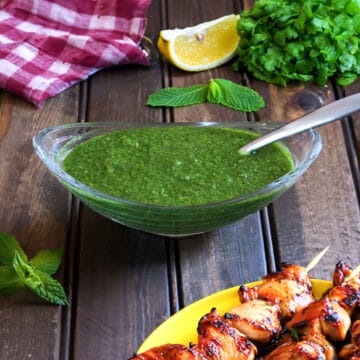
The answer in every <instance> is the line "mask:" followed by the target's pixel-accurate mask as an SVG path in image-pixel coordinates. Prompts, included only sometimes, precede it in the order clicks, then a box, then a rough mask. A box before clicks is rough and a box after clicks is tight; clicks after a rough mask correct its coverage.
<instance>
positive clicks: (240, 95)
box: [207, 79, 265, 112]
mask: <svg viewBox="0 0 360 360" xmlns="http://www.w3.org/2000/svg"><path fill="white" fill-rule="evenodd" d="M207 101H208V102H210V103H213V104H222V105H224V106H227V107H229V108H231V109H235V110H238V111H244V112H248V111H258V110H259V109H261V108H263V107H264V106H265V101H264V99H263V98H262V97H261V96H260V95H259V94H258V93H257V92H256V91H255V90H253V89H250V88H248V87H245V86H242V85H238V84H235V83H234V82H232V81H230V80H226V79H214V80H210V84H209V91H208V95H207Z"/></svg>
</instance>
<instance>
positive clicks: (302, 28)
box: [233, 0, 360, 86]
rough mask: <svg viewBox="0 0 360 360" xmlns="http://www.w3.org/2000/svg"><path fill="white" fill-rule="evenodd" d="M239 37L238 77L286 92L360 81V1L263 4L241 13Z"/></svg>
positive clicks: (297, 0) (304, 0) (265, 1)
mask: <svg viewBox="0 0 360 360" xmlns="http://www.w3.org/2000/svg"><path fill="white" fill-rule="evenodd" d="M269 23H271V27H269ZM238 32H239V35H240V39H241V40H240V42H239V46H238V49H237V55H238V59H237V61H236V62H235V64H234V65H233V69H234V70H235V71H238V70H240V69H243V68H246V69H247V70H248V71H249V72H250V73H252V75H253V76H254V77H256V78H258V79H260V80H264V81H267V82H269V83H275V84H279V85H282V86H286V85H287V84H288V82H289V81H291V80H300V81H313V82H315V83H316V84H319V85H325V84H326V82H327V80H328V78H330V77H331V76H335V78H336V81H337V83H338V84H339V85H348V84H350V83H352V82H353V81H354V80H356V79H357V78H358V77H359V76H360V3H359V1H355V0H341V1H340V0H339V1H332V2H329V3H326V2H323V1H320V0H284V1H281V2H278V1H274V0H258V1H256V2H255V3H254V6H253V7H252V8H251V9H249V10H244V11H242V12H241V14H240V18H239V20H238ZM310 59H311V62H310ZM294 64H296V66H294Z"/></svg>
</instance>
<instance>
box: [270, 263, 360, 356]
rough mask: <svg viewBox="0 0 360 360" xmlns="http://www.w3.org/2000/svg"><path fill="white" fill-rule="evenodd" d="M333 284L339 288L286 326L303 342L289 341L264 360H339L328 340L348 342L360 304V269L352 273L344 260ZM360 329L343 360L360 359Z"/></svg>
mask: <svg viewBox="0 0 360 360" xmlns="http://www.w3.org/2000/svg"><path fill="white" fill-rule="evenodd" d="M333 283H334V285H335V286H334V287H333V288H332V289H331V290H330V291H329V293H328V294H327V295H326V296H325V297H324V298H322V299H320V300H317V301H315V302H313V303H311V304H309V305H308V306H307V307H306V308H304V309H303V310H302V311H300V312H298V313H296V314H295V315H294V317H293V318H292V319H291V320H290V321H289V322H288V323H287V324H286V327H287V328H288V329H296V330H297V332H298V334H299V335H300V340H299V341H295V340H294V339H291V338H290V339H288V340H287V341H285V342H284V343H282V344H281V345H279V346H278V347H277V348H276V349H275V350H273V351H272V352H271V353H270V354H268V355H267V356H265V357H264V360H274V359H280V360H297V359H300V360H305V359H317V360H318V359H319V360H320V359H324V360H333V359H336V358H337V357H336V352H335V349H334V346H333V345H332V344H331V343H330V342H329V341H328V340H327V338H328V339H332V340H334V341H339V340H344V339H345V337H346V335H347V333H348V330H349V328H350V325H351V318H350V316H351V315H352V314H353V313H354V310H355V308H356V307H358V306H359V304H360V291H359V290H360V276H359V274H358V271H357V270H356V271H353V270H351V268H350V267H349V266H348V265H346V264H345V263H344V262H342V261H340V262H338V263H337V264H336V267H335V271H334V275H333ZM359 328H360V326H359ZM359 328H358V327H357V326H356V325H355V328H354V329H353V332H355V335H353V336H352V343H351V344H349V345H348V346H347V347H344V348H343V350H342V353H340V356H342V358H344V359H349V360H350V359H351V360H355V359H360V358H359V357H357V356H358V355H359V353H358V349H357V346H358V345H359V343H360V334H359V333H360V329H359ZM354 354H355V355H354ZM351 356H352V357H351Z"/></svg>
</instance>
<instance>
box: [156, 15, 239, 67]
mask: <svg viewBox="0 0 360 360" xmlns="http://www.w3.org/2000/svg"><path fill="white" fill-rule="evenodd" d="M238 19H239V15H235V14H231V15H226V16H222V17H220V18H217V19H215V20H211V21H208V22H204V23H201V24H198V25H195V26H191V27H186V28H183V29H169V30H162V31H160V36H159V40H158V43H157V44H158V48H159V50H160V52H161V54H162V55H163V56H164V57H165V58H167V59H168V60H169V61H170V62H171V63H172V64H173V65H175V66H176V67H178V68H180V69H182V70H186V71H203V70H208V69H213V68H215V67H217V66H220V65H222V64H224V63H226V62H227V61H229V60H230V59H231V58H232V57H233V56H234V55H235V53H236V49H237V46H238V44H239V40H240V37H239V34H238V32H237V22H238Z"/></svg>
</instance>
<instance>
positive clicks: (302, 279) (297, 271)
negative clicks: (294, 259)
mask: <svg viewBox="0 0 360 360" xmlns="http://www.w3.org/2000/svg"><path fill="white" fill-rule="evenodd" d="M263 280H264V281H269V280H271V281H277V280H294V281H296V282H297V283H299V284H301V285H303V286H305V287H306V288H308V289H309V290H311V288H312V285H311V281H310V280H311V277H310V275H309V273H308V272H307V270H306V269H305V268H304V267H303V266H300V265H294V264H282V266H281V270H280V271H278V272H275V273H272V274H269V275H266V276H264V277H263Z"/></svg>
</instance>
